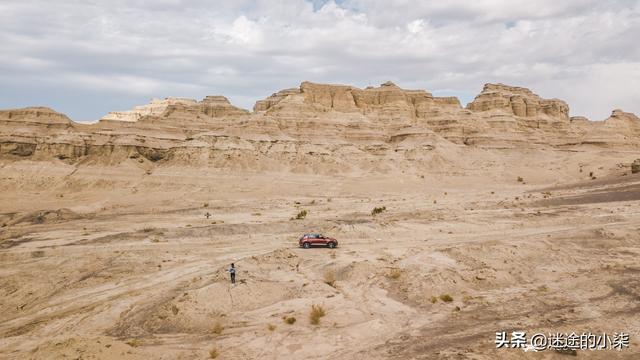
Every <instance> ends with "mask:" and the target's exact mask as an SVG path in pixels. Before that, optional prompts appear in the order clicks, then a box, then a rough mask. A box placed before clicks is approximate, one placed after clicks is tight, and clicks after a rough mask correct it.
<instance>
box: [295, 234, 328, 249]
mask: <svg viewBox="0 0 640 360" xmlns="http://www.w3.org/2000/svg"><path fill="white" fill-rule="evenodd" d="M298 244H299V245H300V246H301V247H303V248H305V249H308V248H310V247H311V246H314V245H321V246H326V247H329V248H331V249H333V248H334V247H336V246H338V240H336V239H334V238H330V237H327V236H324V235H321V234H304V235H302V237H300V239H299V240H298Z"/></svg>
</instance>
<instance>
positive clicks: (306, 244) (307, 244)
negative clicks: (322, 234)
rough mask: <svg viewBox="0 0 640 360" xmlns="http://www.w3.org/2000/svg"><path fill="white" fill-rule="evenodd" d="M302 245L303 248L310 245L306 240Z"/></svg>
mask: <svg viewBox="0 0 640 360" xmlns="http://www.w3.org/2000/svg"><path fill="white" fill-rule="evenodd" d="M302 247H303V248H305V249H308V248H310V247H311V244H309V243H308V242H306V243H304V244H302Z"/></svg>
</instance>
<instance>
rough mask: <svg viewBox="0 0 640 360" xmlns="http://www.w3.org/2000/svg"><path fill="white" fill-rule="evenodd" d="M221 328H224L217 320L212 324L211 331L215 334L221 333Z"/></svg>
mask: <svg viewBox="0 0 640 360" xmlns="http://www.w3.org/2000/svg"><path fill="white" fill-rule="evenodd" d="M222 330H224V326H222V324H220V323H219V322H217V323H215V324H214V325H213V328H211V332H212V333H214V334H216V335H220V334H222Z"/></svg>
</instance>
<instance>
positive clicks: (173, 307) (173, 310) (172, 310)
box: [171, 304, 180, 315]
mask: <svg viewBox="0 0 640 360" xmlns="http://www.w3.org/2000/svg"><path fill="white" fill-rule="evenodd" d="M171 312H172V313H173V315H178V312H180V309H178V307H177V306H176V305H175V304H174V305H171Z"/></svg>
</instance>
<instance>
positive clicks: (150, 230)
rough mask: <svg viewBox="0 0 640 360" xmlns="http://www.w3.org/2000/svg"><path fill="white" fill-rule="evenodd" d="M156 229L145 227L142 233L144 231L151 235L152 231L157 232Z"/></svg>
mask: <svg viewBox="0 0 640 360" xmlns="http://www.w3.org/2000/svg"><path fill="white" fill-rule="evenodd" d="M155 229H156V228H154V227H153V226H145V227H143V228H142V231H143V232H146V233H150V232H152V231H153V230H155Z"/></svg>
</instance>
